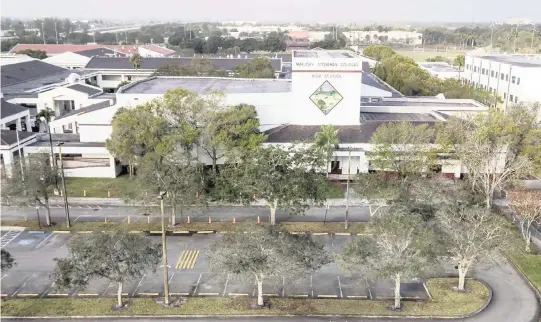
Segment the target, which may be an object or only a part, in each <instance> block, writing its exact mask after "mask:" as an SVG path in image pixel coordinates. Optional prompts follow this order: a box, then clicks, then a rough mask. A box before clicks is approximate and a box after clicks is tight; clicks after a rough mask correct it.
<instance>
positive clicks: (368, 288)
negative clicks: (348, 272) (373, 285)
mask: <svg viewBox="0 0 541 322" xmlns="http://www.w3.org/2000/svg"><path fill="white" fill-rule="evenodd" d="M364 280H365V282H366V289H367V290H368V296H370V299H371V300H372V299H374V298H373V297H372V291H371V290H370V285H369V284H368V279H367V278H366V277H365V278H364Z"/></svg>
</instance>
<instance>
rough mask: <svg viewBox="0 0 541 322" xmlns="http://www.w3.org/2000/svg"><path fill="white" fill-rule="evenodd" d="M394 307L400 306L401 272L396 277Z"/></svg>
mask: <svg viewBox="0 0 541 322" xmlns="http://www.w3.org/2000/svg"><path fill="white" fill-rule="evenodd" d="M394 308H395V309H399V308H400V273H398V274H396V276H395V278H394Z"/></svg>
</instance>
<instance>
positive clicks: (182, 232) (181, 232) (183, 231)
mask: <svg viewBox="0 0 541 322" xmlns="http://www.w3.org/2000/svg"><path fill="white" fill-rule="evenodd" d="M189 233H190V232H189V231H188V230H177V231H173V234H189Z"/></svg>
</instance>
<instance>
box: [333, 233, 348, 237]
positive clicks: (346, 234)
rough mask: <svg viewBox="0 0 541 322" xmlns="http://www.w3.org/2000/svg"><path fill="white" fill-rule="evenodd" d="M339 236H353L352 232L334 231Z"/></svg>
mask: <svg viewBox="0 0 541 322" xmlns="http://www.w3.org/2000/svg"><path fill="white" fill-rule="evenodd" d="M334 234H335V235H337V236H351V233H334Z"/></svg>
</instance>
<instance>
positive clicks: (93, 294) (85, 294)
mask: <svg viewBox="0 0 541 322" xmlns="http://www.w3.org/2000/svg"><path fill="white" fill-rule="evenodd" d="M77 295H78V296H98V295H99V294H98V293H79V294H77Z"/></svg>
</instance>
